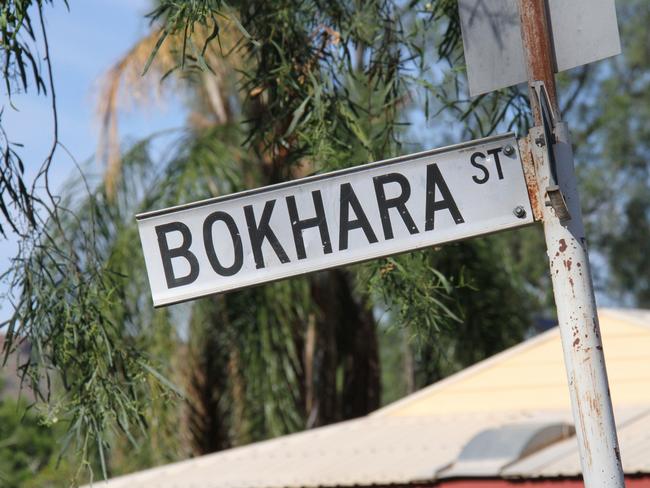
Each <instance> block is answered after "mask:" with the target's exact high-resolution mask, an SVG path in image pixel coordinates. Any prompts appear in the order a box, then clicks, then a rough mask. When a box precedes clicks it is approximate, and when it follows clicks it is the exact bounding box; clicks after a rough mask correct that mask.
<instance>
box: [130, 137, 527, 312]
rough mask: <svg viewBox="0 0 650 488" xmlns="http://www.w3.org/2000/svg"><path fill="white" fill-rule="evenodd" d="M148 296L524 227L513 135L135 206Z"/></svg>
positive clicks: (162, 301)
mask: <svg viewBox="0 0 650 488" xmlns="http://www.w3.org/2000/svg"><path fill="white" fill-rule="evenodd" d="M137 220H138V228H139V232H140V239H141V241H142V247H143V250H144V257H145V261H146V266H147V273H148V276H149V283H150V285H151V291H152V295H153V301H154V305H155V306H162V305H168V304H172V303H177V302H181V301H185V300H189V299H192V298H196V297H200V296H204V295H208V294H213V293H220V292H225V291H228V290H234V289H239V288H244V287H248V286H252V285H257V284H260V283H265V282H269V281H274V280H278V279H282V278H287V277H290V276H296V275H301V274H305V273H309V272H313V271H318V270H323V269H328V268H334V267H338V266H342V265H346V264H351V263H357V262H361V261H366V260H370V259H374V258H379V257H383V256H389V255H392V254H396V253H401V252H405V251H411V250H415V249H420V248H424V247H429V246H432V245H437V244H442V243H446V242H450V241H455V240H459V239H465V238H468V237H473V236H478V235H483V234H488V233H491V232H496V231H500V230H504V229H510V228H514V227H520V226H522V225H526V224H530V223H532V222H533V213H532V210H531V206H530V201H529V198H528V191H527V187H526V182H525V179H524V174H523V170H522V165H521V161H520V156H519V150H518V146H517V141H516V139H515V137H514V135H513V134H507V135H502V136H496V137H491V138H487V139H481V140H477V141H471V142H467V143H463V144H458V145H455V146H450V147H446V148H441V149H435V150H432V151H426V152H421V153H417V154H412V155H409V156H403V157H398V158H394V159H389V160H386V161H380V162H376V163H371V164H367V165H363V166H357V167H353V168H349V169H345V170H342V171H336V172H333V173H328V174H323V175H317V176H311V177H308V178H303V179H300V180H295V181H291V182H287V183H281V184H278V185H273V186H269V187H265V188H260V189H256V190H249V191H245V192H241V193H237V194H233V195H226V196H223V197H218V198H214V199H210V200H204V201H200V202H196V203H191V204H188V205H182V206H179V207H173V208H169V209H165V210H159V211H154V212H148V213H144V214H140V215H138V216H137Z"/></svg>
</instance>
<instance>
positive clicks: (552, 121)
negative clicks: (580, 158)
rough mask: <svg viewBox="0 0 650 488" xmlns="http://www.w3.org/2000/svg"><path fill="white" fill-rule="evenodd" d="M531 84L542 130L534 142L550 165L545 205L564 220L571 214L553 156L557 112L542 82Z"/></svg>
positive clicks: (557, 118)
mask: <svg viewBox="0 0 650 488" xmlns="http://www.w3.org/2000/svg"><path fill="white" fill-rule="evenodd" d="M531 86H532V89H533V92H534V94H535V97H534V98H535V100H534V103H536V104H537V107H538V108H539V113H540V114H541V115H542V124H543V130H544V132H543V136H542V137H540V138H538V139H537V140H536V141H535V143H536V144H537V145H538V146H540V147H542V146H543V147H545V148H546V152H547V155H548V161H549V166H550V181H549V183H550V184H549V186H547V187H546V190H545V195H546V199H547V200H546V202H545V205H546V206H547V207H552V208H553V210H554V211H555V215H557V217H558V218H559V219H560V221H561V222H564V221H567V220H571V214H570V213H569V208H568V207H567V203H566V200H565V198H564V195H563V194H562V190H561V189H560V186H559V185H558V178H557V160H556V158H555V145H556V144H557V139H556V137H555V127H556V124H557V122H558V121H559V114H556V113H555V112H554V111H553V109H552V107H551V103H550V101H549V99H548V92H547V91H546V86H545V85H544V82H543V81H534V82H533V83H532V84H531Z"/></svg>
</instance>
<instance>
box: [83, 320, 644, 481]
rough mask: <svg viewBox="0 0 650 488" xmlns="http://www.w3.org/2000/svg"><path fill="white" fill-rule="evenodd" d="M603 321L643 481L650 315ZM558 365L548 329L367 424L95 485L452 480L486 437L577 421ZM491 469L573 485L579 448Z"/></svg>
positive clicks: (613, 379)
mask: <svg viewBox="0 0 650 488" xmlns="http://www.w3.org/2000/svg"><path fill="white" fill-rule="evenodd" d="M600 317H601V328H602V335H603V342H604V347H605V353H606V358H607V368H608V372H609V377H610V384H611V390H612V397H613V400H614V405H615V409H616V416H617V420H618V425H619V438H620V443H621V454H622V456H623V465H624V468H625V470H626V472H630V473H640V472H643V473H650V354H648V351H650V312H647V311H620V310H603V311H601V313H600ZM562 361H563V360H562V351H561V346H560V340H559V333H558V331H557V329H554V330H551V331H549V332H547V333H544V334H542V335H541V336H538V337H536V338H534V339H531V340H529V341H526V342H525V343H523V344H521V345H519V346H516V347H514V348H511V349H509V350H508V351H506V352H504V353H501V354H499V355H497V356H495V357H493V358H491V359H488V360H486V361H483V362H482V363H479V364H477V365H476V366H473V367H471V368H468V369H466V370H464V371H463V372H461V373H459V374H457V375H454V376H452V377H450V378H448V379H446V380H443V381H441V382H439V383H436V384H435V385H432V386H430V387H428V388H425V389H423V390H421V391H420V392H418V393H416V394H414V395H411V396H409V397H407V398H405V399H403V400H400V401H398V402H395V403H394V404H392V405H390V406H388V407H385V408H383V409H381V410H378V411H377V412H375V413H374V414H372V415H369V416H367V417H364V418H361V419H358V420H353V421H349V422H343V423H340V424H336V425H332V426H328V427H323V428H319V429H314V430H311V431H306V432H302V433H298V434H294V435H290V436H285V437H281V438H277V439H273V440H269V441H265V442H260V443H256V444H252V445H249V446H244V447H240V448H236V449H231V450H228V451H223V452H220V453H216V454H212V455H208V456H202V457H200V458H196V459H192V460H188V461H183V462H180V463H174V464H170V465H167V466H162V467H159V468H154V469H150V470H146V471H142V472H140V473H136V474H133V475H128V476H124V477H121V478H115V479H113V480H111V481H109V482H102V483H95V485H94V486H101V487H104V488H123V487H134V488H138V487H141V488H145V487H146V488H149V487H151V488H153V487H156V488H158V487H160V488H174V487H183V488H186V487H196V488H298V487H318V486H352V485H387V484H406V483H413V482H418V481H433V480H435V479H440V478H444V477H445V476H446V474H445V473H447V474H453V475H454V476H459V475H462V474H463V473H462V472H459V470H458V469H454V462H455V461H456V459H457V457H458V454H459V453H460V452H461V450H462V448H463V447H464V446H465V445H466V444H467V443H468V442H469V441H470V440H471V439H472V438H474V437H475V436H476V435H477V434H479V433H480V432H482V431H485V430H486V429H494V428H498V427H501V426H505V425H512V424H515V423H520V424H524V423H527V422H529V423H553V422H560V423H561V422H569V423H572V419H571V413H570V408H569V399H568V387H567V383H566V375H565V372H564V365H563V362H562ZM513 461H514V462H513ZM458 467H459V466H456V468H458ZM489 469H490V470H491V472H493V476H504V477H527V478H528V477H540V476H551V477H556V476H575V475H578V474H580V464H579V460H578V455H577V444H576V441H575V438H571V439H569V440H567V441H562V442H558V443H555V444H553V445H551V446H549V447H547V448H545V449H542V450H540V451H538V452H536V453H533V454H532V455H530V456H528V457H526V458H524V459H522V460H513V459H504V461H503V464H499V463H494V462H493V463H492V464H491V466H490V468H489ZM466 474H467V475H470V473H466Z"/></svg>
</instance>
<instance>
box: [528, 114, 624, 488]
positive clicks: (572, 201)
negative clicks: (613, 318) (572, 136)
mask: <svg viewBox="0 0 650 488" xmlns="http://www.w3.org/2000/svg"><path fill="white" fill-rule="evenodd" d="M542 134H543V129H542V128H540V127H534V128H533V129H531V132H530V138H531V140H536V139H538V138H539V137H542ZM555 136H556V138H557V144H556V145H555V147H554V148H553V149H551V150H554V151H555V158H556V161H557V172H558V174H557V178H558V182H559V185H560V189H561V191H562V194H563V195H564V198H565V201H566V204H567V207H568V210H569V213H570V214H571V219H570V220H568V221H566V222H561V221H560V219H558V218H557V216H556V215H555V212H554V210H553V208H552V207H550V206H543V209H542V211H543V213H544V217H543V222H544V236H545V238H546V248H547V252H548V257H549V261H550V268H551V279H552V283H553V295H554V297H555V304H556V307H557V315H558V322H559V326H560V336H561V338H562V349H563V351H564V363H565V365H566V371H567V377H568V383H569V392H570V395H571V408H572V411H573V419H574V422H575V427H576V437H577V439H578V447H579V450H580V462H581V464H582V473H583V479H584V484H585V487H587V488H624V487H625V479H624V476H623V468H622V463H621V456H620V451H619V447H618V440H617V435H616V423H615V421H614V413H613V410H612V401H611V397H610V392H609V384H608V380H607V371H606V367H605V356H604V353H603V343H602V340H601V336H600V325H599V323H598V314H597V310H596V301H595V298H594V292H593V287H592V280H591V271H590V266H589V257H588V254H587V243H586V239H585V231H584V227H583V223H582V212H581V209H580V198H579V195H578V188H577V183H576V176H575V172H574V167H573V152H572V150H571V142H570V140H569V131H568V129H567V126H566V124H564V123H560V124H558V126H557V127H556V130H555ZM530 147H531V150H532V152H533V160H534V161H535V166H536V170H537V175H538V185H539V188H540V194H539V199H540V201H544V199H545V195H544V192H545V190H544V189H545V188H548V187H549V186H550V184H551V175H550V164H549V161H548V153H547V150H546V147H539V146H537V145H536V144H530Z"/></svg>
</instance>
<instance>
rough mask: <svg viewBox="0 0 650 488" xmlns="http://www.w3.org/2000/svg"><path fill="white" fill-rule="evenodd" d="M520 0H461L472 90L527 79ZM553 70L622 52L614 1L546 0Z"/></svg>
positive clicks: (491, 88)
mask: <svg viewBox="0 0 650 488" xmlns="http://www.w3.org/2000/svg"><path fill="white" fill-rule="evenodd" d="M517 4H518V0H459V1H458V11H459V13H460V26H461V31H462V34H463V48H464V50H465V63H466V64H467V77H468V78H469V91H470V94H471V95H472V96H475V95H480V94H482V93H489V92H491V91H494V90H498V89H500V88H504V87H507V86H511V85H516V84H517V83H522V82H524V81H526V80H527V76H526V63H525V56H524V48H523V45H522V41H521V22H520V20H519V8H518V6H517ZM548 10H549V17H550V24H551V25H550V27H551V41H552V44H553V46H552V47H553V55H554V61H555V66H554V68H555V72H556V73H558V72H560V71H565V70H567V69H570V68H575V67H576V66H581V65H583V64H588V63H592V62H594V61H598V60H599V59H604V58H608V57H610V56H614V55H616V54H619V53H620V52H621V42H620V39H619V34H618V24H617V22H616V7H615V5H614V0H548Z"/></svg>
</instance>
